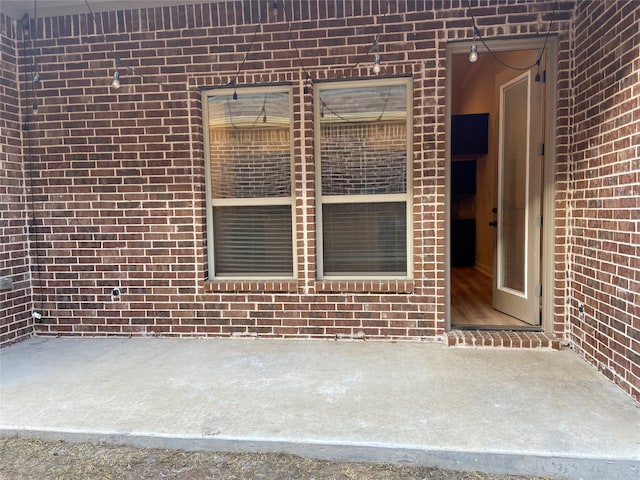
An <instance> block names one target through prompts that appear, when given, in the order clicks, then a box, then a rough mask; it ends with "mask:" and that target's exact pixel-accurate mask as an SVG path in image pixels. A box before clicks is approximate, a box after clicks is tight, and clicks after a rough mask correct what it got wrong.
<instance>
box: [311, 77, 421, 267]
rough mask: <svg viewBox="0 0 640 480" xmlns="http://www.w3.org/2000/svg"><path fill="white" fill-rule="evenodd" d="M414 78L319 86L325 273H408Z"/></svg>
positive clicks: (318, 162) (318, 139) (320, 225)
mask: <svg viewBox="0 0 640 480" xmlns="http://www.w3.org/2000/svg"><path fill="white" fill-rule="evenodd" d="M408 86H409V80H408V79H407V78H396V79H386V80H374V81H357V82H349V83H346V82H335V83H333V82H327V83H324V84H316V88H315V92H314V94H315V95H316V97H315V120H316V122H315V128H316V132H315V135H316V179H317V185H316V189H317V193H318V212H317V217H318V232H319V240H320V241H319V242H318V244H319V245H318V246H319V248H318V250H319V252H318V253H319V258H318V273H319V276H320V277H321V278H331V277H335V278H394V277H408V276H409V275H410V273H409V269H408V262H409V261H408V259H409V252H410V244H409V239H410V238H411V235H408V232H407V229H408V225H410V221H409V218H410V217H409V214H410V212H411V209H410V205H409V198H410V191H409V190H410V184H411V179H410V172H411V169H410V168H409V159H410V158H411V152H410V146H411V142H410V141H409V138H410V137H409V135H410V132H411V131H412V129H411V125H410V121H409V119H410V117H411V116H410V115H407V112H408V111H410V106H411V98H410V94H409V88H408Z"/></svg>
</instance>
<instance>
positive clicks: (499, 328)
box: [451, 324, 543, 333]
mask: <svg viewBox="0 0 640 480" xmlns="http://www.w3.org/2000/svg"><path fill="white" fill-rule="evenodd" d="M451 330H480V331H483V332H538V333H542V332H543V330H542V327H540V326H537V325H522V326H519V325H471V324H469V325H465V324H455V325H451Z"/></svg>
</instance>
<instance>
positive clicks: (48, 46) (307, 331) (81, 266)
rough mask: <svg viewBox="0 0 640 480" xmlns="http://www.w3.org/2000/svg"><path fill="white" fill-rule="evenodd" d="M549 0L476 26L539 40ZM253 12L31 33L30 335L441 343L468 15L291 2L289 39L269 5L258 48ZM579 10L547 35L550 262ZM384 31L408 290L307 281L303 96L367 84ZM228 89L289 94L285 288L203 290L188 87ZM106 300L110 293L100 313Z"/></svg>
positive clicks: (195, 144) (187, 13) (79, 20)
mask: <svg viewBox="0 0 640 480" xmlns="http://www.w3.org/2000/svg"><path fill="white" fill-rule="evenodd" d="M267 3H269V2H267ZM278 3H279V4H280V5H282V2H278ZM554 3H555V2H548V1H536V2H520V1H515V0H510V1H501V2H483V5H482V6H481V7H476V8H475V9H474V14H475V16H476V18H477V19H478V23H479V25H480V27H481V29H482V31H483V33H484V34H485V35H487V36H496V37H502V36H511V35H526V34H534V33H537V32H541V31H544V30H545V29H546V26H547V24H548V21H549V20H550V18H551V15H550V14H551V11H552V10H553V8H554ZM264 4H265V2H253V1H252V2H249V1H245V2H241V1H235V2H217V3H214V4H211V5H200V6H186V7H164V8H155V9H154V8H147V9H143V10H140V11H138V10H135V11H129V10H127V11H119V12H110V13H104V14H97V23H98V26H97V28H96V27H95V26H94V24H93V22H92V21H91V18H90V17H89V16H88V15H80V16H75V17H55V18H46V19H39V29H38V31H39V32H40V39H39V40H38V41H37V47H38V54H39V63H40V65H41V67H42V83H41V86H40V87H39V89H38V97H39V99H40V108H39V109H38V112H37V114H36V115H35V116H34V119H33V120H34V122H33V130H32V134H33V136H34V148H33V153H34V162H35V167H36V172H35V194H36V200H37V201H36V205H35V209H36V214H37V216H38V218H40V219H41V220H42V223H43V228H42V229H43V231H44V232H45V233H46V234H45V236H44V238H43V244H42V249H41V253H42V254H41V256H40V261H41V263H42V264H43V265H44V272H43V278H42V282H43V290H44V299H43V300H44V301H43V304H42V307H43V308H42V313H43V315H44V316H43V319H42V321H41V322H39V323H37V325H36V331H37V333H38V334H50V335H55V334H74V335H82V334H90V335H108V334H111V335H130V334H135V335H154V334H162V335H194V334H195V335H233V334H235V335H256V334H259V335H261V336H314V337H335V336H336V335H337V336H347V337H348V336H355V337H358V336H361V335H366V336H368V337H377V338H384V337H387V338H391V337H400V336H402V337H406V336H409V337H414V338H435V337H437V336H439V335H441V334H442V333H443V332H444V327H445V325H444V295H445V286H444V268H445V258H444V222H445V210H444V194H445V187H444V185H445V178H444V171H445V114H444V105H445V99H444V95H445V80H446V65H445V48H446V44H447V42H449V41H452V40H457V39H469V38H470V37H471V34H472V31H471V28H470V20H469V18H468V17H467V12H466V8H465V5H466V2H463V1H459V0H452V1H430V0H426V1H405V0H399V1H397V2H396V1H392V2H387V1H386V0H385V1H377V0H375V1H369V0H364V1H362V2H353V1H349V0H344V1H343V0H338V1H336V2H322V1H318V2H316V1H298V2H295V4H294V5H295V9H294V11H290V10H289V11H287V12H286V18H287V19H293V21H292V22H291V24H290V26H289V24H288V23H287V22H286V21H284V18H285V15H283V12H282V10H280V12H279V13H278V16H277V17H274V16H273V14H272V13H271V11H270V10H271V9H270V8H269V9H268V10H269V11H268V12H267V14H268V18H267V19H265V21H264V22H263V24H262V26H261V27H260V28H259V31H258V33H257V34H255V37H254V32H256V23H257V21H258V19H259V18H260V16H261V12H259V11H258V10H259V9H260V8H263V7H264ZM291 5H293V3H292V2H289V1H287V2H286V6H287V8H289V9H290V8H291ZM333 5H335V10H333V9H332V8H333ZM387 5H389V6H390V8H391V10H390V12H388V13H387V14H386V15H385V13H386V12H385V10H386V8H387ZM573 7H574V5H573V3H572V2H560V3H559V7H558V10H557V11H556V15H555V16H556V21H555V22H554V24H553V32H554V33H559V49H560V66H559V68H560V71H559V82H558V87H559V91H558V96H559V99H560V109H559V111H558V118H559V120H558V122H559V125H558V138H557V140H558V145H559V148H558V151H559V155H558V157H557V162H556V163H557V165H558V182H559V183H558V184H559V189H558V200H557V205H558V212H559V221H558V226H557V231H558V237H559V239H560V240H559V244H558V245H559V248H564V243H563V242H564V240H563V238H564V233H565V228H566V222H563V219H564V218H565V217H566V210H565V195H566V192H565V190H564V186H565V185H566V183H567V180H566V179H567V173H566V155H567V149H568V147H567V146H568V145H569V141H568V138H569V137H568V135H569V134H568V128H567V122H568V120H567V119H568V115H567V113H566V112H567V108H568V106H567V98H568V92H569V87H570V85H569V82H568V78H569V67H570V53H569V52H570V44H569V41H570V36H569V31H570V26H571V24H570V20H571V16H572V12H573ZM328 9H330V10H328ZM103 29H104V31H105V33H106V36H107V40H108V42H109V43H108V44H105V43H104V42H103V39H102V37H101V35H100V34H99V32H101V31H102V30H103ZM381 29H382V34H381V36H380V48H381V57H382V74H384V75H391V74H395V75H398V74H403V75H406V74H411V75H412V76H413V97H414V107H413V116H414V118H415V121H414V131H413V151H414V158H413V166H414V174H413V199H412V208H413V214H414V219H413V225H412V227H413V233H414V238H415V240H414V244H413V257H412V258H411V259H410V263H411V264H412V270H413V274H414V279H413V280H411V281H404V280H403V281H348V282H347V281H344V282H337V281H316V280H315V276H316V263H315V262H316V258H315V247H316V243H315V233H316V232H315V224H314V221H315V216H314V207H315V204H314V203H315V202H314V197H315V190H314V185H315V183H314V182H315V179H314V171H315V170H314V163H313V122H312V120H313V115H312V94H311V93H310V92H308V93H304V92H303V88H302V87H303V84H304V83H305V82H304V77H305V76H306V74H307V73H308V74H309V75H310V76H311V77H312V78H315V79H330V78H356V77H370V76H371V72H370V68H371V65H372V60H373V58H372V55H371V54H369V53H367V52H368V51H369V49H370V48H371V45H372V42H373V40H374V38H375V36H376V34H377V33H378V32H380V30H381ZM97 32H98V33H97ZM253 39H255V42H256V43H255V45H254V46H253V48H252V49H251V51H250V52H249V53H248V54H247V51H248V49H249V44H250V42H251V41H252V40H253ZM116 54H117V55H118V56H119V57H120V58H121V59H122V63H123V64H124V65H127V66H129V67H131V68H132V69H134V70H135V74H134V73H133V72H132V71H130V70H127V69H126V68H124V67H122V66H121V67H120V69H119V70H120V73H121V75H122V78H121V81H122V87H121V88H120V89H119V90H112V89H111V88H110V83H111V76H112V75H113V71H114V60H113V59H114V56H115V55H116ZM245 55H246V62H244V63H243V64H242V68H241V69H240V73H239V74H238V73H237V72H238V69H239V64H240V63H241V62H242V60H243V58H244V57H245ZM30 62H31V59H30V58H29V59H27V60H26V61H25V62H24V63H23V65H30ZM301 64H302V65H304V69H302V68H301ZM354 64H356V66H355V67H353V68H352V66H353V65H354ZM25 68H26V67H23V70H24V69H25ZM232 80H235V81H237V83H238V84H253V83H269V82H283V81H287V82H292V83H293V85H294V95H293V97H294V98H293V102H294V155H295V196H296V199H297V200H296V230H297V232H296V233H297V242H296V257H295V261H296V263H297V268H298V279H297V280H296V281H280V282H257V281H253V282H248V281H247V282H233V281H230V282H206V281H205V278H206V275H207V271H206V270H207V268H206V264H207V262H206V234H205V223H204V218H205V210H204V208H205V207H204V146H203V133H202V125H201V115H202V105H201V102H200V93H199V90H198V87H202V86H216V85H217V86H219V85H224V84H227V83H229V82H230V81H232ZM27 84H28V82H25V83H24V84H23V89H24V88H26V85H27ZM563 149H564V150H563ZM3 218H4V217H3ZM556 270H557V271H556V275H555V278H557V279H558V280H557V284H556V293H557V300H556V305H557V309H556V322H555V324H556V327H555V330H556V332H558V333H559V334H563V331H564V329H563V325H564V315H565V311H564V309H563V308H562V306H563V305H564V302H565V297H564V294H565V287H566V285H565V283H564V281H563V280H562V279H564V277H565V257H564V256H563V255H558V259H557V265H556ZM116 287H117V288H119V289H120V290H121V292H122V294H121V295H120V297H119V298H118V299H112V297H111V295H110V293H111V291H112V289H113V288H116Z"/></svg>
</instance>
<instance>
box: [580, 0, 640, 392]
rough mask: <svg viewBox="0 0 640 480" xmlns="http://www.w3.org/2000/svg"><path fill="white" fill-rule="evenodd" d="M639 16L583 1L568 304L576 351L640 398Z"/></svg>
mask: <svg viewBox="0 0 640 480" xmlns="http://www.w3.org/2000/svg"><path fill="white" fill-rule="evenodd" d="M639 24H640V3H638V2H634V1H626V2H625V1H619V2H611V1H607V2H604V1H599V2H578V4H577V9H576V19H575V45H574V49H575V50H574V51H575V60H574V61H575V66H574V79H575V83H574V94H575V104H574V106H573V118H574V120H575V125H574V127H573V129H574V135H575V136H574V138H575V142H574V144H573V146H572V155H571V159H572V161H571V163H570V174H571V175H572V178H573V182H572V184H571V187H572V190H571V191H570V208H571V214H570V215H571V221H570V226H571V229H570V235H571V237H570V250H569V252H570V257H571V258H570V259H571V271H570V277H569V278H570V283H569V302H568V321H569V332H570V339H571V341H572V343H573V344H574V346H575V348H576V350H578V351H579V352H580V354H581V355H583V356H584V357H585V358H586V359H587V360H588V361H589V362H590V363H592V364H594V365H595V366H596V367H597V368H598V369H599V370H601V371H602V372H603V373H604V374H605V375H606V376H607V377H609V378H611V379H612V380H613V381H615V382H616V383H617V384H618V385H620V386H621V387H622V388H623V389H624V390H625V391H626V392H628V393H629V394H631V395H632V396H633V397H634V398H636V399H637V400H640V30H639V29H638V25H639ZM581 306H583V307H582V308H580V307H581ZM581 310H582V311H581Z"/></svg>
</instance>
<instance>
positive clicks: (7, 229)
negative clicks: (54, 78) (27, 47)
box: [0, 14, 33, 345]
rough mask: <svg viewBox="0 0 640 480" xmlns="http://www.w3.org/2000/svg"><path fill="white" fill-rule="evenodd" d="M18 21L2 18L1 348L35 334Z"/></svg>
mask: <svg viewBox="0 0 640 480" xmlns="http://www.w3.org/2000/svg"><path fill="white" fill-rule="evenodd" d="M17 35H18V33H17V25H16V22H15V21H12V20H11V19H9V18H7V17H5V16H4V15H2V14H0V277H1V278H4V279H9V280H10V281H11V286H10V287H8V288H6V289H1V288H0V345H8V344H10V343H13V342H16V341H18V340H21V339H23V338H26V337H28V336H29V335H31V333H32V331H33V324H32V321H31V283H30V274H29V243H28V242H29V237H28V215H29V210H28V204H27V200H28V192H27V191H26V190H25V182H26V177H25V174H26V173H27V172H26V170H25V167H24V162H23V157H22V153H21V152H22V150H21V131H20V103H19V102H20V94H19V91H18V68H17V59H18V51H17V47H18V42H17V41H16V39H17Z"/></svg>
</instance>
